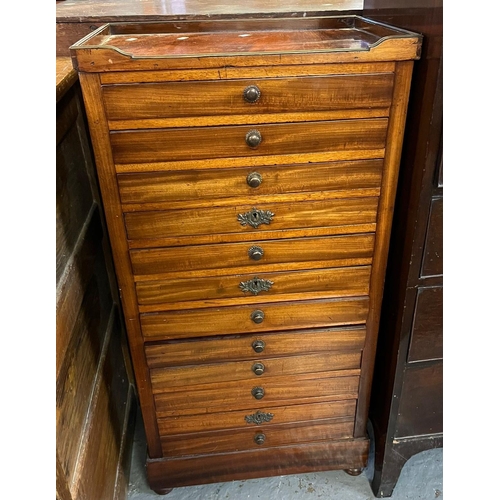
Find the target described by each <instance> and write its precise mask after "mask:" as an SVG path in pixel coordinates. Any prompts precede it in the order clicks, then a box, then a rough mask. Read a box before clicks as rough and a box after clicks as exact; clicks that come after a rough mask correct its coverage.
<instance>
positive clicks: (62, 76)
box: [56, 57, 78, 102]
mask: <svg viewBox="0 0 500 500" xmlns="http://www.w3.org/2000/svg"><path fill="white" fill-rule="evenodd" d="M77 79H78V73H77V72H76V70H75V69H74V68H73V64H72V62H71V57H56V102H58V101H59V100H60V99H61V97H62V96H63V95H64V94H65V93H66V92H67V91H68V89H69V88H71V86H72V85H73V84H74V83H75V82H76V80H77Z"/></svg>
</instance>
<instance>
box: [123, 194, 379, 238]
mask: <svg viewBox="0 0 500 500" xmlns="http://www.w3.org/2000/svg"><path fill="white" fill-rule="evenodd" d="M377 207H378V197H370V198H345V199H335V200H322V201H313V202H308V201H301V202H297V203H276V202H274V203H259V200H255V202H254V203H253V204H244V205H238V206H232V207H231V206H229V207H222V208H203V209H189V210H167V211H162V212H157V211H155V212H132V213H128V214H125V225H126V227H127V236H128V238H129V239H131V240H134V239H143V240H147V239H152V238H165V237H175V236H201V235H210V234H212V233H219V234H233V233H242V232H255V233H259V232H263V231H283V230H287V229H302V228H306V229H307V228H314V227H329V226H348V225H356V224H374V223H375V222H376V220H377Z"/></svg>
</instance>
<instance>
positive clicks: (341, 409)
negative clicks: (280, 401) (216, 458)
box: [158, 399, 356, 436]
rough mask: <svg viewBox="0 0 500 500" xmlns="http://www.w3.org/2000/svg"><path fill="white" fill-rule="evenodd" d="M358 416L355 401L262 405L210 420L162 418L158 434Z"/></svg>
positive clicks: (200, 417) (195, 416)
mask: <svg viewBox="0 0 500 500" xmlns="http://www.w3.org/2000/svg"><path fill="white" fill-rule="evenodd" d="M355 412H356V400H355V399H345V400H342V401H327V402H324V403H310V404H292V405H287V406H269V405H267V404H266V403H263V406H261V405H260V403H256V405H255V408H254V409H252V410H240V411H231V412H228V411H225V412H222V413H217V414H215V415H214V416H213V417H210V418H206V416H205V415H203V414H201V415H184V416H182V418H175V417H171V418H160V419H158V430H159V433H160V435H161V436H171V435H175V434H186V433H191V432H209V431H221V430H227V429H241V428H249V429H253V430H265V429H267V427H269V426H270V425H275V424H290V423H294V422H303V421H311V420H321V419H327V418H328V419H330V418H341V417H343V418H346V419H349V418H351V419H352V418H353V417H354V414H355Z"/></svg>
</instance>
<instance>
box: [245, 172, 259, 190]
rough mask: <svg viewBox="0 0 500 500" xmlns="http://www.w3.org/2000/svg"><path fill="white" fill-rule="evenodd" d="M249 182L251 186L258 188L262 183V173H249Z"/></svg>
mask: <svg viewBox="0 0 500 500" xmlns="http://www.w3.org/2000/svg"><path fill="white" fill-rule="evenodd" d="M247 184H248V185H249V186H250V187H251V188H258V187H259V186H260V185H261V184H262V175H260V174H259V172H251V173H249V174H248V175H247Z"/></svg>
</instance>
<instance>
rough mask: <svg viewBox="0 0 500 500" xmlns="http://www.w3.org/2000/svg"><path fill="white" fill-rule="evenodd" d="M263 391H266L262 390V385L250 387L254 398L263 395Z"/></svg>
mask: <svg viewBox="0 0 500 500" xmlns="http://www.w3.org/2000/svg"><path fill="white" fill-rule="evenodd" d="M265 393H266V391H264V388H263V387H254V388H253V389H252V396H253V397H254V398H255V399H262V398H263V397H264V394H265Z"/></svg>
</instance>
